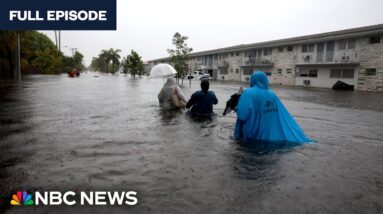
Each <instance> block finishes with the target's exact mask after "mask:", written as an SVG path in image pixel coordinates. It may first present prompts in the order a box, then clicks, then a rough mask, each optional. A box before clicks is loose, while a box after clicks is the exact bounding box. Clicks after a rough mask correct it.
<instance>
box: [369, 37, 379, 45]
mask: <svg viewBox="0 0 383 214" xmlns="http://www.w3.org/2000/svg"><path fill="white" fill-rule="evenodd" d="M377 43H380V36H371V37H370V44H377Z"/></svg>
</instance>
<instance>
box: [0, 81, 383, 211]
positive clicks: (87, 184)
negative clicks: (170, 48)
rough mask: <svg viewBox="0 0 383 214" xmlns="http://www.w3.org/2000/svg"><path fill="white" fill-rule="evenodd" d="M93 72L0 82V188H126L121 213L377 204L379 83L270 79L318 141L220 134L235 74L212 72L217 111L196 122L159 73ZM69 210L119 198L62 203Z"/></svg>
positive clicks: (230, 122) (382, 122) (381, 173)
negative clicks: (334, 84) (359, 87)
mask: <svg viewBox="0 0 383 214" xmlns="http://www.w3.org/2000/svg"><path fill="white" fill-rule="evenodd" d="M93 75H94V74H88V75H87V74H84V75H82V76H81V77H80V78H76V79H69V78H67V77H66V76H30V77H26V78H25V79H24V80H23V81H21V82H19V83H13V82H11V83H9V84H5V83H3V84H0V92H1V94H0V127H1V129H0V149H1V150H0V152H1V154H0V160H1V162H0V166H1V167H0V177H1V179H0V192H1V193H3V194H4V192H6V193H7V194H11V193H12V192H13V191H17V190H20V189H26V190H32V191H34V190H40V191H42V190H62V191H68V190H110V189H116V190H129V189H134V190H137V191H138V192H139V193H140V198H139V201H140V202H139V205H138V206H136V207H134V208H132V209H131V210H128V211H131V213H147V212H156V213H206V212H210V211H213V210H214V211H215V212H216V213H254V211H257V212H258V211H259V213H297V210H296V209H294V208H296V206H293V205H294V204H295V203H296V202H297V201H298V202H300V203H299V204H302V203H303V201H302V200H303V199H305V201H304V203H309V204H310V207H305V206H301V207H300V210H298V211H301V212H302V213H306V212H313V213H323V210H324V211H327V213H329V212H330V211H332V210H336V209H339V208H341V209H343V210H345V212H344V213H352V212H353V210H363V211H365V212H364V213H378V212H377V210H378V209H380V210H381V209H382V202H381V200H379V199H380V198H379V196H380V194H381V191H382V189H381V186H382V185H380V184H381V183H383V181H382V179H381V178H382V177H383V165H382V164H381V163H382V161H383V157H382V156H381V154H382V151H383V150H382V148H383V146H382V144H381V139H382V138H383V133H382V131H381V127H382V126H383V114H382V112H380V109H381V107H374V106H376V103H378V101H381V102H383V99H382V96H381V94H377V93H357V92H353V93H352V94H349V93H346V94H345V97H352V99H351V100H348V99H338V98H336V96H341V95H333V92H332V91H330V90H321V89H309V90H308V89H296V88H275V91H276V93H277V94H278V96H280V97H281V98H282V102H284V104H285V105H286V107H287V108H288V109H289V111H291V113H292V115H293V116H294V117H295V118H296V120H297V122H298V123H299V125H300V126H301V127H302V128H303V129H304V130H305V131H306V133H307V135H308V136H310V137H312V138H314V139H317V140H318V143H317V144H314V145H304V146H296V147H290V146H288V145H281V144H278V145H270V144H262V143H257V144H251V145H249V144H246V145H242V144H237V143H235V141H234V140H233V139H232V138H231V136H232V135H233V129H234V125H235V121H236V116H235V114H234V113H231V114H229V115H226V116H225V117H223V116H222V111H223V109H224V107H225V103H226V100H227V99H228V98H229V97H230V95H231V94H233V93H235V92H237V91H238V88H239V86H238V85H237V84H234V83H227V82H224V83H222V82H212V84H211V90H213V91H215V93H216V95H217V97H218V99H219V103H218V105H217V106H214V111H215V112H216V113H217V114H218V116H217V117H215V118H213V119H212V120H210V119H209V120H203V121H199V120H194V119H192V118H189V117H187V116H186V113H185V111H184V110H176V111H168V110H162V109H160V108H159V106H158V99H157V94H158V91H159V90H160V89H161V87H162V85H163V82H162V80H161V79H159V80H156V79H145V78H141V79H136V80H133V79H130V78H129V77H125V76H112V75H99V76H100V77H99V78H94V77H93ZM199 88H200V86H199V83H198V81H193V82H192V85H191V86H188V85H185V86H184V87H182V90H183V92H184V93H185V96H186V97H187V98H189V97H190V95H191V94H192V93H193V92H194V91H196V90H198V89H199ZM74 91H75V92H76V93H73V92H74ZM366 97H367V98H366ZM338 100H339V101H338ZM362 103H363V104H362ZM354 104H355V106H353V105H354ZM338 105H341V106H346V107H347V108H336V106H338ZM368 106H370V107H368ZM358 108H362V109H365V108H368V110H370V111H362V110H358ZM73 127H76V128H75V130H74V129H73ZM377 184H378V185H377ZM367 194H368V195H369V197H356V196H359V195H362V196H363V195H367ZM306 200H307V201H306ZM350 202H352V203H350ZM50 209H53V210H50ZM68 209H69V208H68ZM24 211H25V210H22V209H17V208H11V209H10V210H9V212H8V213H23V212H24ZM80 211H81V212H82V213H98V212H111V213H125V212H126V209H124V208H121V207H120V208H118V207H101V208H100V207H94V208H93V209H85V208H77V207H76V208H73V210H71V212H76V213H79V212H80ZM28 212H30V213H41V212H46V213H52V212H55V213H69V212H70V211H68V210H63V211H62V210H59V209H57V208H56V207H53V208H51V207H45V208H41V209H40V207H37V208H36V209H28Z"/></svg>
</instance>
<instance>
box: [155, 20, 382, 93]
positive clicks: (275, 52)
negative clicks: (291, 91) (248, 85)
mask: <svg viewBox="0 0 383 214" xmlns="http://www.w3.org/2000/svg"><path fill="white" fill-rule="evenodd" d="M382 37H383V24H379V25H374V26H367V27H361V28H354V29H348V30H341V31H335V32H329V33H321V34H315V35H309V36H301V37H295V38H289V39H281V40H275V41H270V42H261V43H254V44H247V45H238V46H233V47H227V48H220V49H214V50H208V51H202V52H195V53H192V54H190V57H189V62H188V64H189V69H190V71H191V72H193V71H199V72H203V73H208V74H210V75H211V76H212V77H213V79H215V80H232V81H249V77H250V75H251V73H252V72H253V71H254V70H261V71H264V72H265V73H266V74H267V76H268V78H269V80H270V83H274V84H281V85H296V86H306V87H322V88H331V87H332V86H333V85H334V84H335V83H336V82H337V81H338V80H341V81H343V82H345V83H347V84H351V85H354V88H355V90H361V91H383V41H382V39H383V38H382ZM169 61H170V58H162V59H156V60H152V61H149V62H148V63H149V67H150V66H154V65H156V64H158V63H169Z"/></svg>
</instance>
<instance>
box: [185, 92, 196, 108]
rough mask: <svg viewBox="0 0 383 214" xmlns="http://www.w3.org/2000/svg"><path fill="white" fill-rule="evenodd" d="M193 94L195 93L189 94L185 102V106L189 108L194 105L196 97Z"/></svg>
mask: <svg viewBox="0 0 383 214" xmlns="http://www.w3.org/2000/svg"><path fill="white" fill-rule="evenodd" d="M195 96H196V95H195V93H194V94H193V95H192V96H191V98H190V100H189V101H188V102H187V103H186V108H190V107H192V106H193V105H194V103H195V99H196V97H195Z"/></svg>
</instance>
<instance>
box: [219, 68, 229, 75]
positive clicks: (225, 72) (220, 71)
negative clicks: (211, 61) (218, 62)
mask: <svg viewBox="0 0 383 214" xmlns="http://www.w3.org/2000/svg"><path fill="white" fill-rule="evenodd" d="M219 73H220V74H222V75H225V74H228V70H227V68H221V69H220V70H219Z"/></svg>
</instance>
